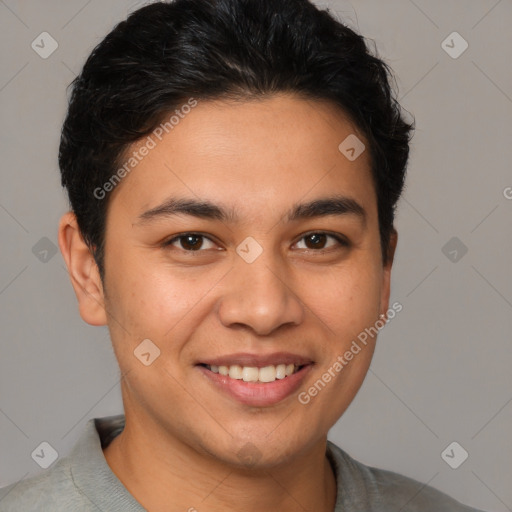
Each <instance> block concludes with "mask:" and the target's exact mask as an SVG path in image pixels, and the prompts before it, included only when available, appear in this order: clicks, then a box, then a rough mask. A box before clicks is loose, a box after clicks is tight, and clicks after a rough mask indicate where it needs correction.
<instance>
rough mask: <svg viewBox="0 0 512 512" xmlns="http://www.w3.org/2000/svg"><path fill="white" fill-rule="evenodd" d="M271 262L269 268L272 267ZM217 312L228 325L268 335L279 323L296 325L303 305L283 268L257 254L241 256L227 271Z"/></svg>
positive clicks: (279, 325) (298, 322)
mask: <svg viewBox="0 0 512 512" xmlns="http://www.w3.org/2000/svg"><path fill="white" fill-rule="evenodd" d="M271 265H272V267H271ZM228 279H229V280H228V282H227V285H226V288H225V292H224V294H223V296H222V298H221V301H220V305H219V308H218V315H219V318H220V321H221V323H222V324H223V325H224V326H225V327H229V328H246V329H250V330H252V331H253V332H254V333H255V334H257V335H260V336H268V335H269V334H272V333H273V332H274V331H276V330H277V329H279V328H280V327H282V326H285V325H286V326H288V327H290V326H296V325H299V324H300V323H301V322H302V321H303V318H304V306H303V304H302V302H301V300H300V299H299V298H298V297H297V296H296V294H295V293H294V291H293V289H292V288H293V283H292V282H290V279H289V278H288V279H287V273H286V272H285V269H284V268H283V267H282V266H281V267H277V266H276V265H275V264H272V262H271V261H269V258H264V257H263V255H262V256H260V257H259V258H258V259H257V260H256V261H254V262H252V263H247V262H245V261H244V260H242V259H241V258H240V259H239V260H238V261H236V263H235V268H233V270H232V271H231V272H230V273H229V278H228Z"/></svg>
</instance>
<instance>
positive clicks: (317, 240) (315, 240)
mask: <svg viewBox="0 0 512 512" xmlns="http://www.w3.org/2000/svg"><path fill="white" fill-rule="evenodd" d="M300 244H303V246H302V247H300ZM296 245H297V248H298V249H306V250H310V249H313V250H315V249H316V251H318V252H322V251H324V250H329V249H336V246H338V248H342V247H348V246H349V242H348V241H347V240H345V238H344V237H343V236H341V235H340V236H339V235H335V234H330V233H324V232H316V233H309V234H307V235H304V236H303V237H302V238H301V239H300V240H299V241H298V242H297V243H296ZM316 251H314V252H316Z"/></svg>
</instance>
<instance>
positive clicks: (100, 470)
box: [0, 415, 141, 512]
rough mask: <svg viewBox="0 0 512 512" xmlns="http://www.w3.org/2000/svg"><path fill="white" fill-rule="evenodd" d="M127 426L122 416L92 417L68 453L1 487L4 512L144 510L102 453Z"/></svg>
mask: <svg viewBox="0 0 512 512" xmlns="http://www.w3.org/2000/svg"><path fill="white" fill-rule="evenodd" d="M123 425H124V416H122V415H118V416H110V417H106V418H93V419H91V420H89V421H88V422H87V424H86V426H85V429H84V430H83V432H82V434H81V436H80V437H79V439H78V441H77V442H76V444H75V446H74V447H73V449H72V450H71V452H70V453H69V454H68V455H67V456H65V457H62V458H59V459H58V460H57V461H56V462H55V463H54V464H53V465H52V466H50V467H49V468H48V469H45V470H44V471H42V472H40V473H39V474H37V475H35V476H33V477H30V478H27V479H24V480H20V481H18V482H15V483H13V484H11V485H9V486H7V487H4V488H2V489H0V511H1V512H42V511H44V512H46V511H51V512H64V511H66V512H68V511H70V510H72V511H76V512H89V511H91V512H92V511H98V510H101V509H104V510H124V511H133V510H136V511H139V510H141V509H140V507H139V506H138V505H137V503H136V502H135V501H134V500H133V498H132V497H131V496H130V495H129V494H128V491H126V489H125V488H124V487H123V485H122V484H121V482H120V481H119V480H118V479H117V478H116V477H115V475H114V474H113V473H112V472H111V471H110V468H109V467H108V465H107V463H106V461H105V458H104V456H103V452H102V445H104V444H108V442H109V440H110V439H111V438H112V437H114V436H115V435H117V434H118V433H119V431H120V430H122V428H123ZM117 502H119V503H120V506H121V508H118V507H117ZM103 505H105V507H103V508H102V506H103Z"/></svg>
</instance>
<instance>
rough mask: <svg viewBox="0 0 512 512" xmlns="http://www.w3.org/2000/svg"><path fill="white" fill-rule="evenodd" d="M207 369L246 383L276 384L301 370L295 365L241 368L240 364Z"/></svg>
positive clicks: (212, 366)
mask: <svg viewBox="0 0 512 512" xmlns="http://www.w3.org/2000/svg"><path fill="white" fill-rule="evenodd" d="M206 367H207V368H208V369H209V370H211V371H212V372H214V373H220V374H221V375H227V376H229V377H231V378H232V379H238V380H244V381H245V382H274V381H275V380H276V379H284V378H285V377H288V376H289V375H291V374H292V373H295V371H297V369H298V368H299V366H296V365H294V364H278V365H276V366H274V365H270V366H265V367H263V368H257V367H255V366H240V365H238V364H233V365H231V366H215V365H211V366H210V365H206Z"/></svg>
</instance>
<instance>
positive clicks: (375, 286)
mask: <svg viewBox="0 0 512 512" xmlns="http://www.w3.org/2000/svg"><path fill="white" fill-rule="evenodd" d="M297 282H298V283H302V284H300V288H299V289H300V296H301V298H302V299H303V300H304V302H305V303H306V305H307V306H308V307H309V308H310V309H311V310H312V311H313V312H314V313H315V314H316V316H318V317H319V318H320V319H321V320H322V321H323V323H324V324H325V325H326V326H327V327H328V328H329V329H330V331H329V332H330V334H331V335H332V336H333V337H334V338H335V339H336V340H337V341H339V342H342V343H343V342H346V340H347V339H348V338H350V339H352V338H353V337H356V336H357V335H358V334H359V333H360V332H361V331H362V330H364V329H365V328H366V327H369V326H370V325H373V324H374V323H375V321H376V320H377V318H378V315H379V305H380V295H381V286H382V269H381V268H380V267H379V266H378V265H364V266H362V268H356V266H348V265H347V266H346V267H345V268H338V269H325V271H324V272H322V273H318V274H317V275H316V278H315V279H311V276H303V277H302V279H298V281H297Z"/></svg>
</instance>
